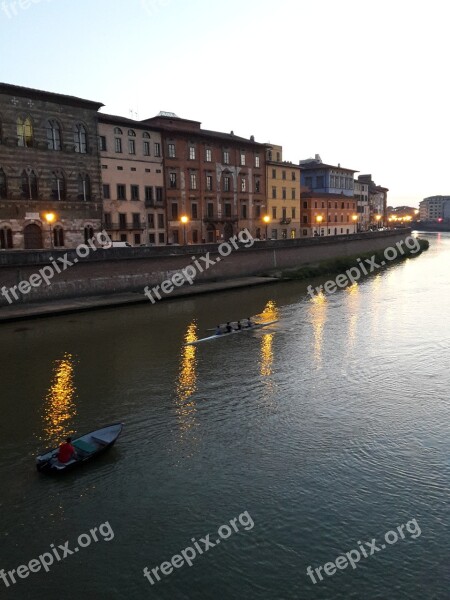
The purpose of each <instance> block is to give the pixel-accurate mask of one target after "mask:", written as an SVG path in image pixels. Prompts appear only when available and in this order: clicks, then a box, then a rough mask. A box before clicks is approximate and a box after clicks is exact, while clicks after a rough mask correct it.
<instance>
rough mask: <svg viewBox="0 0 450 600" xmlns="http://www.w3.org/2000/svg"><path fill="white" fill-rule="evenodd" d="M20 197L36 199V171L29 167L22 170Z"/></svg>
mask: <svg viewBox="0 0 450 600" xmlns="http://www.w3.org/2000/svg"><path fill="white" fill-rule="evenodd" d="M21 181H22V186H21V187H22V197H23V198H25V199H26V200H37V199H38V183H37V177H36V173H35V172H34V171H32V170H31V169H25V170H24V171H22V178H21Z"/></svg>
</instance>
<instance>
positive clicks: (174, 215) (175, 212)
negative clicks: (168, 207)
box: [172, 202, 178, 221]
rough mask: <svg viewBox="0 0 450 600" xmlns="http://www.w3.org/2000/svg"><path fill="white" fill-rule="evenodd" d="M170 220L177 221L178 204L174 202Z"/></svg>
mask: <svg viewBox="0 0 450 600" xmlns="http://www.w3.org/2000/svg"><path fill="white" fill-rule="evenodd" d="M172 220H173V221H178V204H177V203H176V202H173V203H172Z"/></svg>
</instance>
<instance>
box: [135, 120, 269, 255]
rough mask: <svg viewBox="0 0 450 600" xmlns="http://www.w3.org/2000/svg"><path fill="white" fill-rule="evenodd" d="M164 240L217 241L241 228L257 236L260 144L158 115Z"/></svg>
mask: <svg viewBox="0 0 450 600" xmlns="http://www.w3.org/2000/svg"><path fill="white" fill-rule="evenodd" d="M142 123H143V124H145V125H147V126H149V127H151V128H155V129H157V130H160V131H161V135H162V147H163V158H164V181H165V188H166V203H167V219H168V242H169V243H174V244H183V243H192V244H196V243H201V242H219V241H221V240H227V239H229V238H230V237H231V236H233V235H235V234H236V233H237V232H239V231H240V230H242V229H244V228H248V229H249V231H250V232H251V234H252V235H253V236H256V237H259V236H260V235H261V230H262V226H263V224H262V215H263V214H265V211H266V184H265V149H264V145H263V144H259V143H257V142H255V141H254V139H253V138H251V139H246V138H242V137H238V136H236V135H234V133H233V132H231V133H230V134H226V133H221V132H217V131H209V130H204V129H202V128H201V124H200V123H199V122H198V121H191V120H188V119H181V118H179V117H177V116H176V115H175V114H173V113H164V112H162V113H160V114H159V115H158V116H156V117H153V118H151V119H147V120H145V121H143V122H142Z"/></svg>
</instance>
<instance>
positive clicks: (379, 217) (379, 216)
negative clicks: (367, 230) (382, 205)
mask: <svg viewBox="0 0 450 600" xmlns="http://www.w3.org/2000/svg"><path fill="white" fill-rule="evenodd" d="M375 219H376V220H377V224H378V229H380V219H381V215H377V216H376V217H375Z"/></svg>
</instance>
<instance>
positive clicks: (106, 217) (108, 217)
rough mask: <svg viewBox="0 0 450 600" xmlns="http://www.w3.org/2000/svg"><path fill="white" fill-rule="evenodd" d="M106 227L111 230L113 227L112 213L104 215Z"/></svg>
mask: <svg viewBox="0 0 450 600" xmlns="http://www.w3.org/2000/svg"><path fill="white" fill-rule="evenodd" d="M103 218H104V223H105V227H106V228H107V229H109V228H110V227H111V213H108V212H105V213H103Z"/></svg>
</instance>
